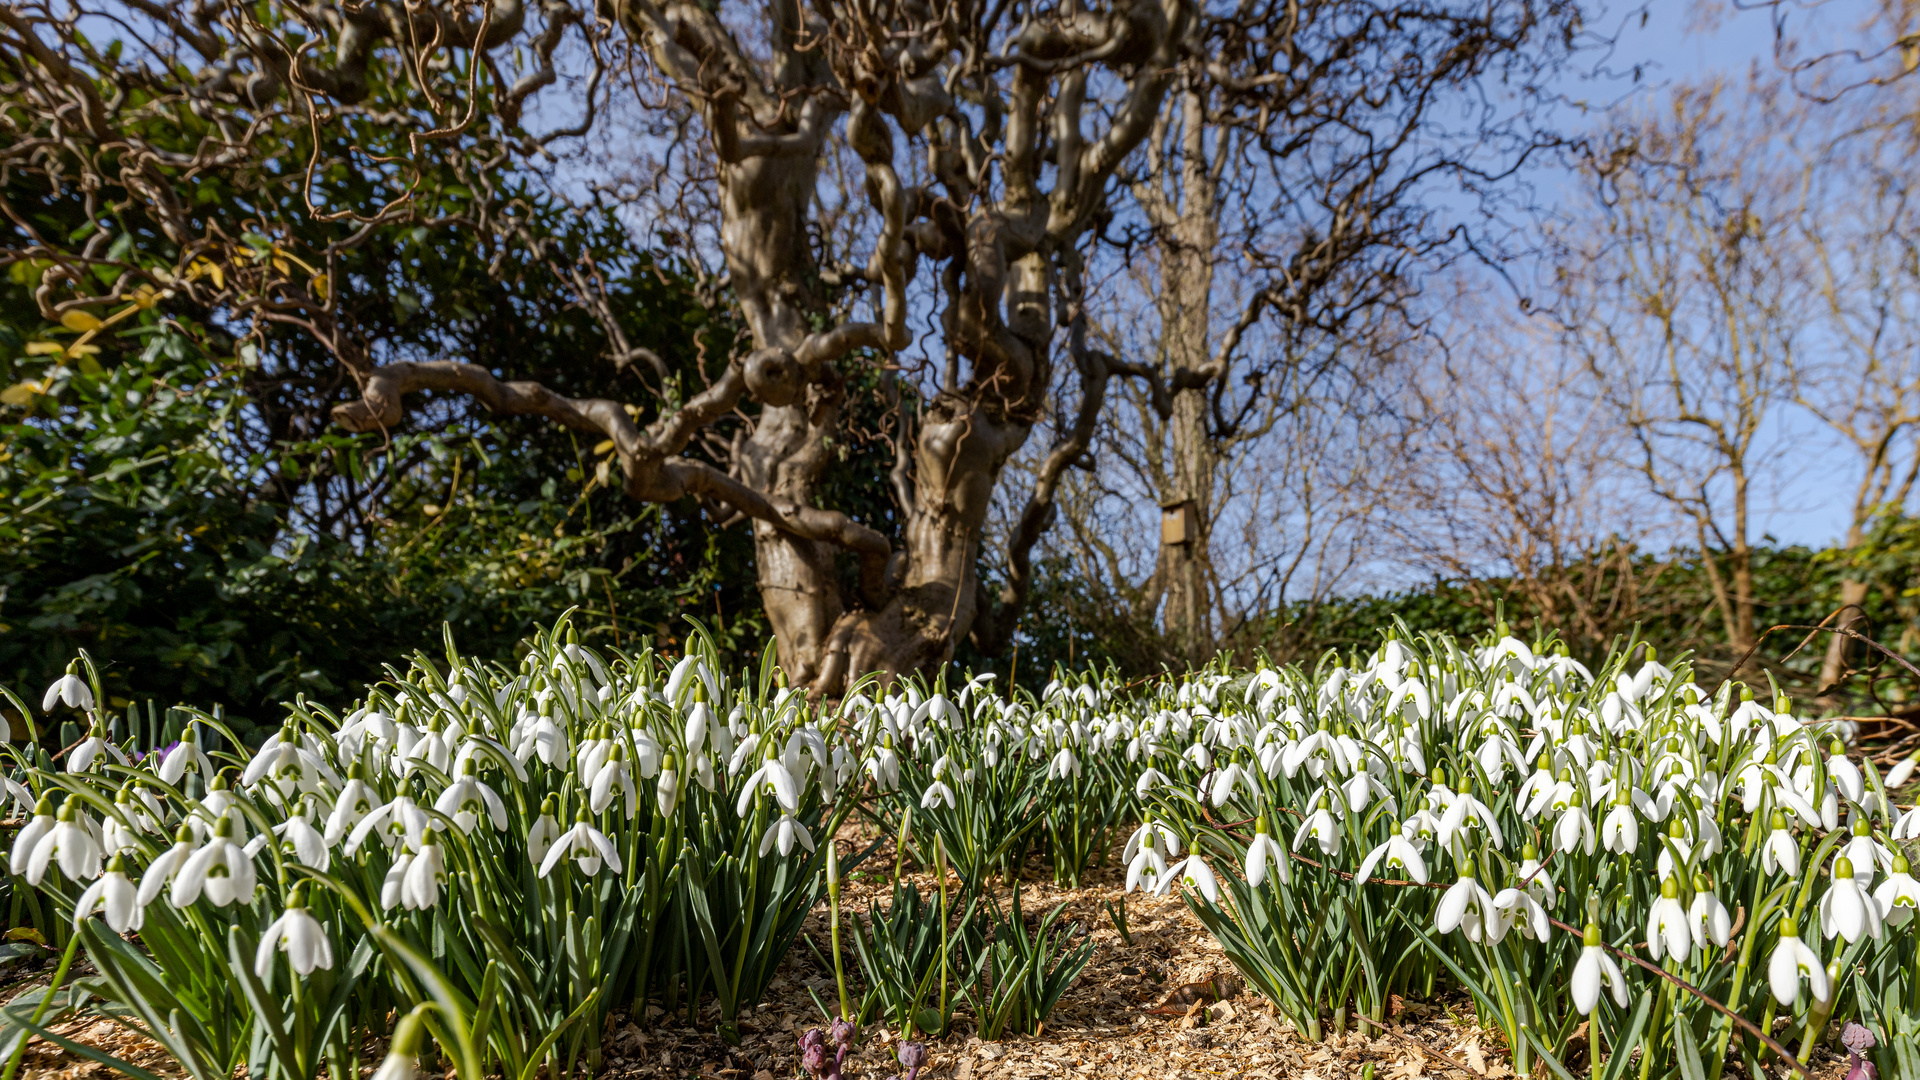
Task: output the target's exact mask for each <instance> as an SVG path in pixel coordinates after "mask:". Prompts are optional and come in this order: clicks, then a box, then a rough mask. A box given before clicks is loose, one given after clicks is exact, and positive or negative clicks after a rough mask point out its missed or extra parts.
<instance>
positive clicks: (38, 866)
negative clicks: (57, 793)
mask: <svg viewBox="0 0 1920 1080" xmlns="http://www.w3.org/2000/svg"><path fill="white" fill-rule="evenodd" d="M91 825H92V822H91V821H89V820H87V819H86V818H85V817H83V816H82V815H81V813H80V803H79V801H78V800H76V799H74V798H72V797H68V799H67V801H66V802H63V803H61V804H60V813H59V814H58V815H56V816H55V817H54V821H53V827H52V828H50V829H48V830H46V832H45V834H44V835H42V836H41V837H40V839H39V841H38V842H37V843H35V844H34V845H33V852H32V853H31V854H29V855H28V856H27V869H26V873H25V874H23V875H21V876H23V877H25V878H26V879H27V884H29V885H38V884H40V882H41V880H42V879H43V878H45V877H46V874H47V867H49V866H52V865H55V864H56V863H57V864H58V865H59V867H60V872H61V873H62V874H65V875H66V876H67V880H69V881H76V882H78V881H92V880H93V879H94V878H96V877H98V876H100V860H101V858H102V855H103V853H102V852H101V850H100V841H99V840H98V839H96V838H95V836H94V833H93V829H92V828H90V827H89V826H91Z"/></svg>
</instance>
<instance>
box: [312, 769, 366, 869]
mask: <svg viewBox="0 0 1920 1080" xmlns="http://www.w3.org/2000/svg"><path fill="white" fill-rule="evenodd" d="M379 803H380V796H379V795H377V794H375V792H374V790H373V789H372V788H370V787H368V786H367V782H366V781H365V780H363V779H361V768H360V763H359V762H357V761H356V762H354V764H353V767H352V768H351V769H349V770H347V782H346V784H345V785H344V786H343V787H341V789H340V795H339V797H338V798H336V799H335V800H334V801H333V812H332V813H331V814H328V815H327V827H326V830H325V832H324V833H322V835H323V836H324V837H325V838H326V841H327V843H328V844H329V845H331V844H337V843H339V842H340V839H341V837H344V836H346V835H347V831H348V830H350V829H352V828H353V827H354V826H356V825H358V824H360V823H361V822H362V821H365V820H366V818H367V815H368V814H371V813H373V808H374V807H375V806H377V805H379ZM357 849H358V845H355V846H354V848H352V849H349V850H348V851H347V854H349V855H351V854H353V852H354V850H357Z"/></svg>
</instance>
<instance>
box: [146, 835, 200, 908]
mask: <svg viewBox="0 0 1920 1080" xmlns="http://www.w3.org/2000/svg"><path fill="white" fill-rule="evenodd" d="M198 847H199V840H198V839H196V838H195V836H194V834H193V830H192V829H190V828H188V827H187V826H185V825H182V826H180V827H179V828H178V829H176V830H174V833H173V846H172V847H169V848H168V849H167V850H165V851H163V852H161V853H160V857H159V858H157V859H155V860H153V862H152V863H151V864H149V865H148V866H147V872H146V875H145V876H143V877H142V878H141V879H140V892H139V893H138V895H136V896H135V898H134V900H135V902H136V903H138V904H139V905H140V906H141V907H142V908H144V907H146V906H147V905H148V904H151V903H153V902H154V901H155V900H156V899H158V898H159V896H160V893H161V891H162V890H164V889H166V888H167V886H169V885H171V884H173V879H174V878H175V877H176V876H178V875H179V873H180V868H181V867H183V866H185V865H186V864H187V858H188V856H190V855H192V854H193V853H194V851H195V850H197V849H198Z"/></svg>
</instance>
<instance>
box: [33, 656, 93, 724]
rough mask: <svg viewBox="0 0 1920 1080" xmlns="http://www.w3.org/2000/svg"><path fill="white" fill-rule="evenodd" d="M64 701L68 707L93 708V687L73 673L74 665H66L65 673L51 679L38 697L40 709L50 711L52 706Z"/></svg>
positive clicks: (81, 709) (86, 710) (83, 710)
mask: <svg viewBox="0 0 1920 1080" xmlns="http://www.w3.org/2000/svg"><path fill="white" fill-rule="evenodd" d="M61 702H65V703H66V704H67V707H68V708H72V709H79V710H80V711H82V712H88V711H91V710H92V709H93V688H92V687H90V686H88V685H87V684H86V681H85V680H83V679H81V678H80V676H78V675H76V674H74V665H71V664H69V665H68V666H67V673H66V674H65V675H62V676H60V677H59V678H57V679H55V680H53V685H52V686H49V687H47V692H46V695H45V696H44V697H42V698H41V699H40V711H41V712H52V711H53V707H54V706H55V705H57V704H60V703H61Z"/></svg>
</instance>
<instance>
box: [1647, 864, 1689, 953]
mask: <svg viewBox="0 0 1920 1080" xmlns="http://www.w3.org/2000/svg"><path fill="white" fill-rule="evenodd" d="M1692 946H1693V936H1692V934H1691V932H1690V931H1689V930H1688V928H1687V909H1686V908H1684V907H1682V906H1681V904H1680V883H1679V882H1677V881H1675V880H1674V879H1672V878H1667V879H1666V880H1664V881H1662V882H1661V883H1660V896H1659V898H1658V899H1656V900H1655V901H1654V902H1653V908H1652V910H1650V911H1649V912H1648V913H1647V952H1648V953H1650V954H1651V955H1652V956H1653V958H1654V959H1655V960H1659V959H1660V958H1661V957H1663V956H1666V955H1668V954H1671V955H1672V956H1673V958H1674V959H1675V960H1678V961H1681V962H1682V963H1684V962H1686V959H1687V953H1688V952H1689V951H1690V950H1691V949H1692Z"/></svg>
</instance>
